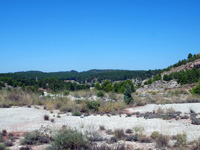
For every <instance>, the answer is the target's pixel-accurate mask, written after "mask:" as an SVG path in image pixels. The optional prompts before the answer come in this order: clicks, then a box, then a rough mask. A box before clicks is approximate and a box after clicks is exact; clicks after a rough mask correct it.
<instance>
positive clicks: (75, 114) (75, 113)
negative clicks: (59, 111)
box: [72, 111, 81, 116]
mask: <svg viewBox="0 0 200 150" xmlns="http://www.w3.org/2000/svg"><path fill="white" fill-rule="evenodd" d="M72 115H73V116H81V113H80V112H79V111H75V112H73V114H72Z"/></svg>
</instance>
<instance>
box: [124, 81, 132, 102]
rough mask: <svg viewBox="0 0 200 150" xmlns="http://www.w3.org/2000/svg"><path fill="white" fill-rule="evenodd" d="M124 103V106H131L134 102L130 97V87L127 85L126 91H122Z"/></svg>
mask: <svg viewBox="0 0 200 150" xmlns="http://www.w3.org/2000/svg"><path fill="white" fill-rule="evenodd" d="M124 102H125V103H126V104H128V105H129V104H133V103H134V100H133V97H132V96H131V86H130V85H129V84H127V85H126V90H125V91H124Z"/></svg>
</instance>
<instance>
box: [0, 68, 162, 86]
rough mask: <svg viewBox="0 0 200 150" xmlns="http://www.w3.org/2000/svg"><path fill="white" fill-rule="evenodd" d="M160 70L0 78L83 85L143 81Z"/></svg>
mask: <svg viewBox="0 0 200 150" xmlns="http://www.w3.org/2000/svg"><path fill="white" fill-rule="evenodd" d="M160 72H161V70H149V71H144V70H139V71H130V70H97V69H94V70H89V71H84V72H77V71H75V70H72V71H66V72H49V73H47V72H41V71H27V72H15V73H2V74H0V77H3V76H4V77H5V76H6V77H10V78H13V79H26V80H35V79H36V77H37V78H38V80H42V79H46V78H56V79H60V80H75V81H77V82H79V83H84V82H85V81H87V82H91V81H93V80H95V79H97V80H98V81H99V82H101V81H102V80H106V79H108V80H111V81H119V80H127V79H133V78H138V79H141V80H144V79H146V78H149V77H151V76H152V75H155V74H158V73H160Z"/></svg>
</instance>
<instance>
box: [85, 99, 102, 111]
mask: <svg viewBox="0 0 200 150" xmlns="http://www.w3.org/2000/svg"><path fill="white" fill-rule="evenodd" d="M99 106H100V102H99V101H87V103H86V108H87V109H88V110H93V111H97V110H98V108H99Z"/></svg>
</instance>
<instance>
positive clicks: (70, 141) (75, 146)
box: [48, 129, 89, 150]
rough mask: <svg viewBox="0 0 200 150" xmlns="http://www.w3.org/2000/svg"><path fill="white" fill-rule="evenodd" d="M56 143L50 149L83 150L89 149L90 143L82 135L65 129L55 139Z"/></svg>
mask: <svg viewBox="0 0 200 150" xmlns="http://www.w3.org/2000/svg"><path fill="white" fill-rule="evenodd" d="M53 139H54V142H53V143H52V145H51V147H49V148H48V149H49V150H50V149H52V150H53V149H55V150H67V149H71V150H81V149H88V147H89V142H88V140H87V139H86V138H85V137H84V136H83V134H82V133H80V132H78V131H76V130H71V129H65V130H62V131H60V132H58V134H57V135H56V136H55V137H54V138H53Z"/></svg>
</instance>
